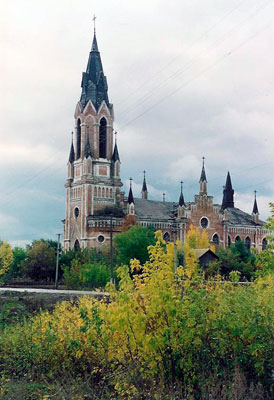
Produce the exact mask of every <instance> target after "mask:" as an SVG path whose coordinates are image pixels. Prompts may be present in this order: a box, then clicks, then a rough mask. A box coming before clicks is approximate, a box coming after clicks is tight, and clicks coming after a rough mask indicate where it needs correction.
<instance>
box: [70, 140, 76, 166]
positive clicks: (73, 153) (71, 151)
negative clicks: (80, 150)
mask: <svg viewBox="0 0 274 400" xmlns="http://www.w3.org/2000/svg"><path fill="white" fill-rule="evenodd" d="M72 135H73V132H72ZM74 160H75V152H74V146H73V139H72V141H71V146H70V152H69V163H70V164H72V163H73V161H74Z"/></svg>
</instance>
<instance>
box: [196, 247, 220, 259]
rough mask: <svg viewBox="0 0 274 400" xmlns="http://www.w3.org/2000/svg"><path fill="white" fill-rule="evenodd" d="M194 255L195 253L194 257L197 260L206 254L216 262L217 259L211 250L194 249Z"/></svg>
mask: <svg viewBox="0 0 274 400" xmlns="http://www.w3.org/2000/svg"><path fill="white" fill-rule="evenodd" d="M194 253H195V256H196V257H197V258H198V259H200V258H201V257H203V256H204V255H205V254H207V253H209V254H211V255H212V256H213V257H214V258H216V260H217V259H219V257H218V256H217V254H216V253H214V251H212V250H211V249H194Z"/></svg>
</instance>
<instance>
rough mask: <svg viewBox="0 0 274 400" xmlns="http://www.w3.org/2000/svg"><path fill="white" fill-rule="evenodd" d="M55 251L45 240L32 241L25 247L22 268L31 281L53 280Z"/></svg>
mask: <svg viewBox="0 0 274 400" xmlns="http://www.w3.org/2000/svg"><path fill="white" fill-rule="evenodd" d="M55 265H56V251H55V248H54V247H53V246H51V245H50V244H49V243H48V242H47V241H46V240H43V239H42V240H34V241H33V242H32V244H31V245H28V246H27V258H26V259H25V260H24V261H23V262H22V267H23V269H24V272H25V274H26V275H27V276H29V277H30V278H31V279H33V280H35V281H38V280H40V279H41V280H54V277H55Z"/></svg>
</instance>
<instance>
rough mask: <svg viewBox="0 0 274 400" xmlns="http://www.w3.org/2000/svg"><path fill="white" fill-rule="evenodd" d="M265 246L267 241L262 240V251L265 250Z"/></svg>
mask: <svg viewBox="0 0 274 400" xmlns="http://www.w3.org/2000/svg"><path fill="white" fill-rule="evenodd" d="M266 246H267V240H266V238H264V239H263V241H262V250H265V249H266Z"/></svg>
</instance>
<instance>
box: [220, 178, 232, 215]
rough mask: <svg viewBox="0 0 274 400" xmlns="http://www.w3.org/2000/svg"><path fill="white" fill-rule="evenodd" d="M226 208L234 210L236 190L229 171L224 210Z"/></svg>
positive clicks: (223, 204) (224, 194)
mask: <svg viewBox="0 0 274 400" xmlns="http://www.w3.org/2000/svg"><path fill="white" fill-rule="evenodd" d="M226 208H234V190H233V189H232V183H231V178H230V173H229V171H228V172H227V177H226V183H225V186H224V190H223V202H222V210H224V209H226Z"/></svg>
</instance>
